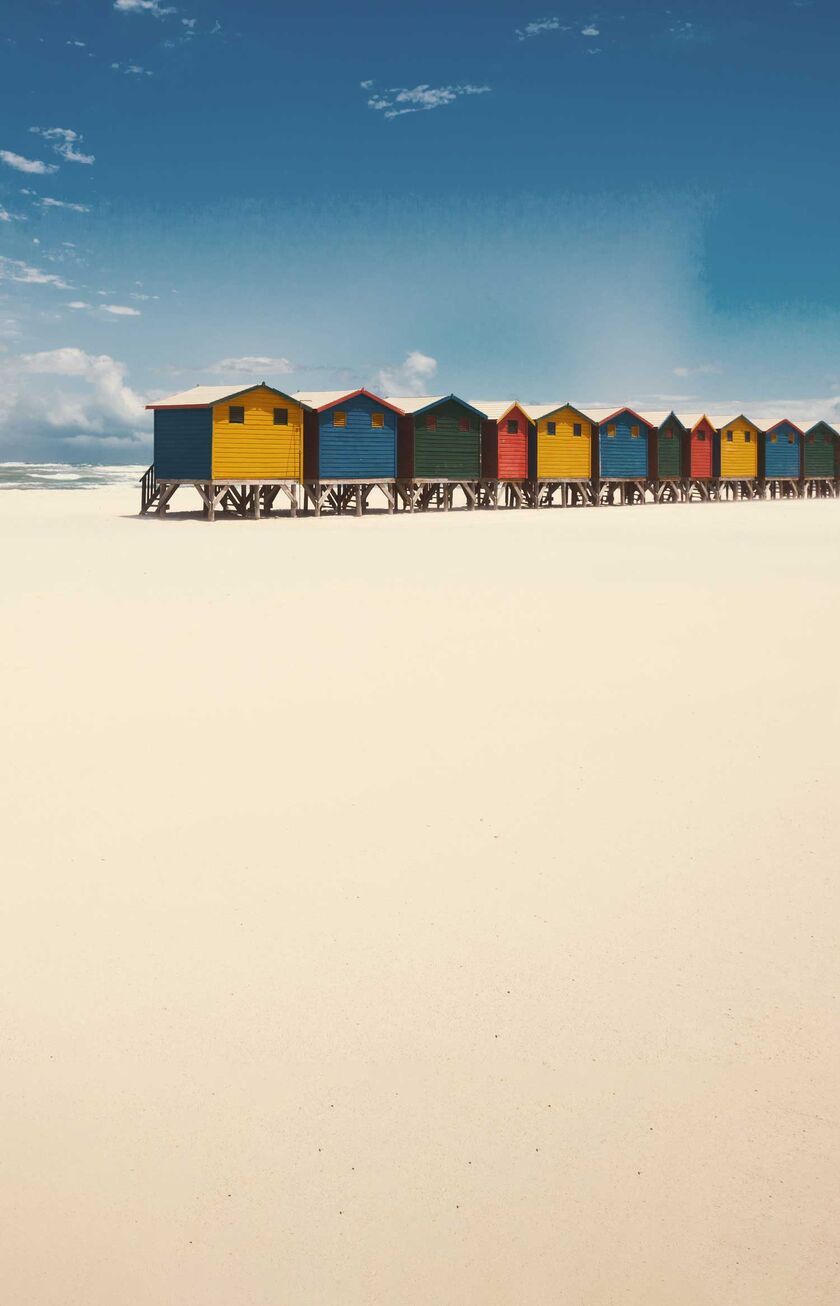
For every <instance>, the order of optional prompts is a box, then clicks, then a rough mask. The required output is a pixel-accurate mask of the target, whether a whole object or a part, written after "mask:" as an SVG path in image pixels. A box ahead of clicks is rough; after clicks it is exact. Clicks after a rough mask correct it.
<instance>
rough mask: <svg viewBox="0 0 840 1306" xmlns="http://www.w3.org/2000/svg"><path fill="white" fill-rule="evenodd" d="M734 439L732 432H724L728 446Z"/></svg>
mask: <svg viewBox="0 0 840 1306" xmlns="http://www.w3.org/2000/svg"><path fill="white" fill-rule="evenodd" d="M734 438H735V436H734V433H733V432H732V431H727V432H726V439H727V441H728V443H729V444H731V443H732V441H733V440H734Z"/></svg>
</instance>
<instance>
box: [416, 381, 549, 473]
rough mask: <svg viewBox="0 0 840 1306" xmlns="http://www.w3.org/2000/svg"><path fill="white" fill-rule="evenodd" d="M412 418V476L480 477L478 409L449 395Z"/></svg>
mask: <svg viewBox="0 0 840 1306" xmlns="http://www.w3.org/2000/svg"><path fill="white" fill-rule="evenodd" d="M410 421H411V422H412V423H413V432H414V451H413V454H414V457H413V464H414V465H413V470H411V471H410V472H409V473H408V475H409V477H410V478H411V479H415V478H416V479H419V480H430V481H477V480H478V478H479V476H480V475H481V421H480V418H479V416H478V414H477V413H476V412H474V411H473V410H472V409H470V408H468V407H467V405H466V404H462V403H460V402H459V401H458V400H457V399H451V398H450V399H445V400H443V402H442V403H439V404H435V405H434V407H432V408H427V409H424V410H423V411H422V412H419V413H414V414H413V416H411V417H410ZM526 440H527V436H526ZM400 474H401V475H402V474H403V473H402V471H401V473H400Z"/></svg>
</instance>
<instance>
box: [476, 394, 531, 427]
mask: <svg viewBox="0 0 840 1306" xmlns="http://www.w3.org/2000/svg"><path fill="white" fill-rule="evenodd" d="M469 406H470V408H474V409H475V410H476V412H479V413H483V414H484V416H485V417H489V419H490V421H491V422H501V421H502V420H503V419H504V418H505V417H507V415H508V413H509V412H510V410H511V408H518V409H520V411H521V412H523V413H524V414H525V416H526V417H527V418H528V421H529V422H532V421H533V420H534V417H533V413H532V411H531V405H530V404H528V405H527V406H526V405H525V404H523V403H520V401H519V400H518V399H471V400H470V403H469Z"/></svg>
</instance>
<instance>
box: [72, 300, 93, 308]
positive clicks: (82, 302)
mask: <svg viewBox="0 0 840 1306" xmlns="http://www.w3.org/2000/svg"><path fill="white" fill-rule="evenodd" d="M67 307H68V308H91V307H92V305H91V304H88V303H87V302H86V301H85V300H84V299H71V300H70V302H69V303H68V305H67Z"/></svg>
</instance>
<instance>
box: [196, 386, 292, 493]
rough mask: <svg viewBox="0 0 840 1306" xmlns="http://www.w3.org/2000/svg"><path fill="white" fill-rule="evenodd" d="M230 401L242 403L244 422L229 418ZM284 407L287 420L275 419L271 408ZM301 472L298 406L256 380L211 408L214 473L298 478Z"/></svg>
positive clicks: (218, 476) (220, 477)
mask: <svg viewBox="0 0 840 1306" xmlns="http://www.w3.org/2000/svg"><path fill="white" fill-rule="evenodd" d="M231 404H234V405H237V404H238V405H240V406H241V407H243V408H244V409H245V421H244V423H239V422H229V421H228V408H229V407H230V405H231ZM275 408H287V409H288V411H289V425H288V426H275V425H274V409H275ZM302 475H303V409H302V408H301V407H300V405H299V404H296V403H294V402H293V401H292V400H291V399H283V398H281V396H280V395H277V394H273V393H272V391H271V390H268V389H267V388H265V387H263V386H260V388H259V389H258V390H252V391H250V393H249V394H245V395H240V396H239V398H234V399H231V400H230V401H229V402H228V401H227V400H226V401H225V402H224V403H221V404H216V405H214V408H213V479H214V480H220V481H227V480H231V481H233V480H238V479H240V478H241V479H242V480H245V481H251V480H265V481H270V480H278V481H299V480H301V479H302Z"/></svg>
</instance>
